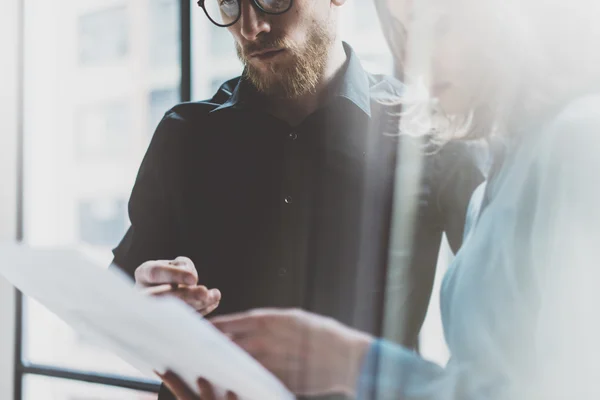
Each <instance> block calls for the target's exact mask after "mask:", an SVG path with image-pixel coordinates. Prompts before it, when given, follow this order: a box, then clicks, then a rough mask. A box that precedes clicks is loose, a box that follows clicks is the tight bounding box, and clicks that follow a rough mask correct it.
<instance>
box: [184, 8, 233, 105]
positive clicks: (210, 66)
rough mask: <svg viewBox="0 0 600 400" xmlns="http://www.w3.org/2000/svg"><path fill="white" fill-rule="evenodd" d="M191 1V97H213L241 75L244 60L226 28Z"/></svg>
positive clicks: (199, 98) (196, 98) (197, 98)
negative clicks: (226, 83) (208, 16)
mask: <svg viewBox="0 0 600 400" xmlns="http://www.w3.org/2000/svg"><path fill="white" fill-rule="evenodd" d="M191 2H192V5H191V7H192V74H193V76H192V98H193V99H194V100H202V99H208V98H211V97H212V95H213V94H214V93H215V92H216V91H217V90H218V89H219V87H220V86H221V85H222V84H223V83H224V82H225V81H227V80H229V79H231V78H234V77H236V76H239V75H240V74H241V72H242V69H243V67H242V64H241V63H240V61H239V60H238V58H237V55H236V53H235V46H234V41H233V37H232V36H231V34H230V33H229V31H228V30H227V29H226V28H219V27H218V26H215V25H214V24H213V23H211V22H210V21H209V20H208V18H206V14H204V12H203V11H202V9H201V8H200V7H198V5H197V4H196V1H194V0H191Z"/></svg>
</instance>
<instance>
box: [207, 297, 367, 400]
mask: <svg viewBox="0 0 600 400" xmlns="http://www.w3.org/2000/svg"><path fill="white" fill-rule="evenodd" d="M211 322H212V323H213V325H214V326H216V327H217V328H218V329H219V330H221V331H222V332H223V333H225V334H226V335H227V336H229V337H230V338H231V340H233V342H235V343H236V344H237V345H239V346H240V347H241V348H242V349H244V350H246V351H247V352H248V353H250V355H251V356H253V357H254V358H255V359H256V360H257V361H258V362H260V363H261V364H262V365H263V366H264V367H265V368H267V369H268V370H269V371H271V372H272V373H273V374H274V375H275V376H276V377H277V378H279V379H280V380H281V381H282V382H283V383H284V384H285V385H286V386H287V387H288V389H290V390H291V391H292V392H293V393H295V394H297V395H308V396H314V395H322V394H330V393H345V394H348V395H351V396H354V394H355V393H354V392H355V388H356V383H357V379H358V375H359V371H360V367H361V364H362V362H363V358H364V356H365V354H366V353H367V351H368V348H369V346H370V345H371V342H372V338H371V337H370V336H369V335H366V334H364V333H361V332H358V331H355V330H353V329H350V328H348V327H346V326H344V325H342V324H340V323H339V322H337V321H334V320H333V319H331V318H325V317H321V316H319V315H316V314H310V313H308V312H305V311H301V310H278V309H264V310H253V311H249V312H244V313H240V314H235V315H226V316H221V317H215V318H212V319H211Z"/></svg>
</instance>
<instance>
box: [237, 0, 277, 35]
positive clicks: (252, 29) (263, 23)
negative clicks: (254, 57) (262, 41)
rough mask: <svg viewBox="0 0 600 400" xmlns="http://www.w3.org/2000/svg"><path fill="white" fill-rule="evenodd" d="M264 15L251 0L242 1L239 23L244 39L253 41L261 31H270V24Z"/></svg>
mask: <svg viewBox="0 0 600 400" xmlns="http://www.w3.org/2000/svg"><path fill="white" fill-rule="evenodd" d="M265 17H266V15H265V14H264V13H263V12H261V11H260V10H259V9H258V8H257V7H256V6H254V4H252V0H247V1H242V16H241V18H240V22H239V23H240V24H241V33H242V36H244V39H246V40H248V41H254V40H256V38H257V37H258V36H259V35H260V34H261V33H268V32H270V31H271V25H270V24H269V22H268V21H267V20H266V19H265Z"/></svg>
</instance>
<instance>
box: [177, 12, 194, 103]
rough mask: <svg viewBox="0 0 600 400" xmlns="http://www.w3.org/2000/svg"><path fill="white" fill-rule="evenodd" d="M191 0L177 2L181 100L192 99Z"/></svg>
mask: <svg viewBox="0 0 600 400" xmlns="http://www.w3.org/2000/svg"><path fill="white" fill-rule="evenodd" d="M191 11H192V7H191V1H190V0H180V2H179V16H180V22H179V30H180V32H181V35H180V42H181V43H180V45H181V47H180V49H181V90H180V97H181V101H184V102H185V101H190V100H191V99H192V27H191V25H192V18H191Z"/></svg>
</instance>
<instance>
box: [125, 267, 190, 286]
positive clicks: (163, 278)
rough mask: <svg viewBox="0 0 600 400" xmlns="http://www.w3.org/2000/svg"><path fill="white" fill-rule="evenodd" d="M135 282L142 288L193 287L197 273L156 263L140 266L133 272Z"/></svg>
mask: <svg viewBox="0 0 600 400" xmlns="http://www.w3.org/2000/svg"><path fill="white" fill-rule="evenodd" d="M135 281H136V283H137V284H139V285H143V286H155V285H164V284H180V285H189V286H192V285H195V284H196V283H198V274H197V272H196V271H195V270H194V271H191V270H190V269H188V268H181V267H178V266H176V265H169V264H164V263H160V264H157V263H156V262H149V263H144V264H142V265H141V266H140V267H139V268H138V269H136V270H135Z"/></svg>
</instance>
